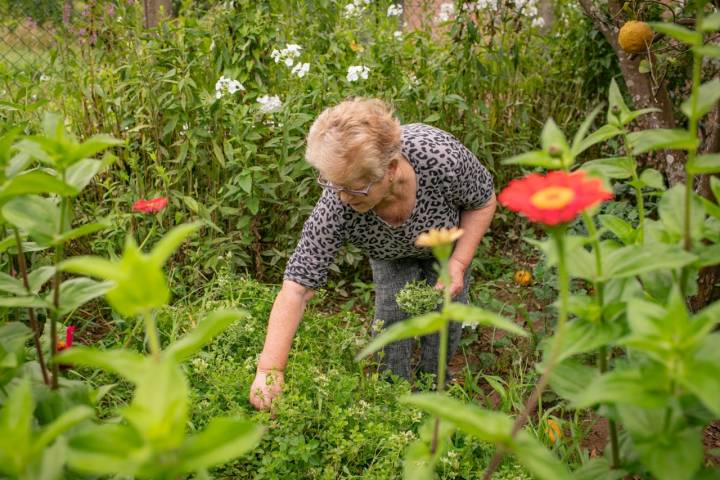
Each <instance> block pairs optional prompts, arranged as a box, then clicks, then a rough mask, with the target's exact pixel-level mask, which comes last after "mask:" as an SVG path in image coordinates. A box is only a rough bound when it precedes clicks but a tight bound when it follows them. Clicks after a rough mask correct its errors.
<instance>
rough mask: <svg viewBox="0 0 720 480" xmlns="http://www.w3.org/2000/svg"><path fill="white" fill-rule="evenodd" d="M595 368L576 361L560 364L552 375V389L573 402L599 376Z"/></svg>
mask: <svg viewBox="0 0 720 480" xmlns="http://www.w3.org/2000/svg"><path fill="white" fill-rule="evenodd" d="M598 375H599V374H598V371H597V369H595V368H592V367H588V366H587V365H582V364H580V363H578V362H576V361H575V360H566V361H564V362H562V363H559V364H557V365H556V366H555V368H554V369H553V371H552V373H551V375H550V387H551V388H552V389H553V390H554V391H555V393H557V394H558V395H560V396H561V397H563V398H565V399H567V400H572V399H574V398H575V397H576V396H578V395H579V394H580V393H582V392H583V390H585V389H586V388H587V387H588V385H590V384H591V383H592V382H593V381H594V380H595V378H596V377H597V376H598Z"/></svg>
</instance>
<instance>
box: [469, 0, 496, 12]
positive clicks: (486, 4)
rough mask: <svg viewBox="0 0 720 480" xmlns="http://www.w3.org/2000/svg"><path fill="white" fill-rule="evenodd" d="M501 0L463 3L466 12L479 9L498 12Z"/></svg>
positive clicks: (480, 0)
mask: <svg viewBox="0 0 720 480" xmlns="http://www.w3.org/2000/svg"><path fill="white" fill-rule="evenodd" d="M499 3H500V0H478V1H477V2H469V3H465V4H463V10H465V11H466V12H473V11H479V10H489V11H491V12H497V10H498V7H499V5H498V4H499Z"/></svg>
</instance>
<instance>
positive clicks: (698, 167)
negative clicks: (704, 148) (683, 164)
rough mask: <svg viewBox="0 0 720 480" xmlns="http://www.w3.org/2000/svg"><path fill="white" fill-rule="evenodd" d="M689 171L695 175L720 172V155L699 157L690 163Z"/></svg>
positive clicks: (688, 165)
mask: <svg viewBox="0 0 720 480" xmlns="http://www.w3.org/2000/svg"><path fill="white" fill-rule="evenodd" d="M687 170H688V172H690V173H692V174H694V175H698V174H701V173H718V172H720V153H711V154H708V155H698V156H697V157H695V158H694V159H692V161H690V162H688V164H687Z"/></svg>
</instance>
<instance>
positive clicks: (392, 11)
mask: <svg viewBox="0 0 720 480" xmlns="http://www.w3.org/2000/svg"><path fill="white" fill-rule="evenodd" d="M387 14H388V17H399V16H400V15H402V14H403V7H402V5H395V4H392V5H390V6H389V7H388V11H387Z"/></svg>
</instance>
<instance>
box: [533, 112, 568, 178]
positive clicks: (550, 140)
mask: <svg viewBox="0 0 720 480" xmlns="http://www.w3.org/2000/svg"><path fill="white" fill-rule="evenodd" d="M540 143H541V145H542V148H543V150H544V151H545V152H546V153H547V154H548V155H549V156H550V157H551V158H560V162H561V163H560V164H561V166H563V167H569V166H571V165H572V164H573V160H574V159H573V157H572V155H571V153H570V146H569V145H568V142H567V139H566V138H565V134H564V133H563V132H562V131H561V130H560V128H559V127H558V126H557V124H556V123H555V121H554V120H553V119H552V118H549V119H548V121H547V122H545V126H544V127H543V130H542V132H541V133H540ZM553 151H554V152H553Z"/></svg>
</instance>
